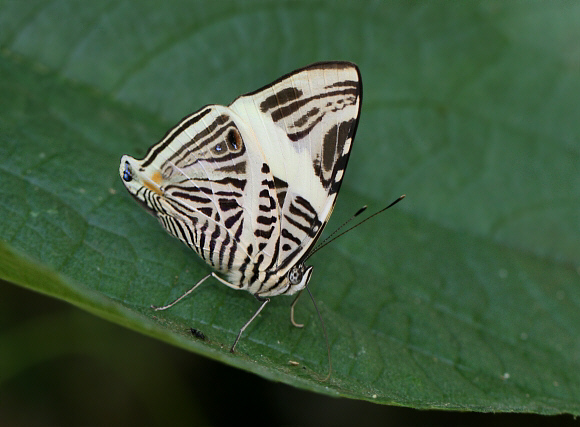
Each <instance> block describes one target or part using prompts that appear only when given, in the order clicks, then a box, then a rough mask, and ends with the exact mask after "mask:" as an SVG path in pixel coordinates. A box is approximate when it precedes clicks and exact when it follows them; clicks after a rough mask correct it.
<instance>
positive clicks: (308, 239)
mask: <svg viewBox="0 0 580 427" xmlns="http://www.w3.org/2000/svg"><path fill="white" fill-rule="evenodd" d="M361 101H362V82H361V78H360V72H359V70H358V68H357V66H356V65H354V64H352V63H349V62H324V63H317V64H312V65H310V66H308V67H306V68H303V69H301V70H298V71H295V72H293V73H290V74H288V75H286V76H283V77H281V78H280V79H278V80H276V81H275V82H273V83H272V84H270V85H267V86H265V87H263V88H261V89H259V90H257V91H255V92H252V93H249V94H246V95H244V96H241V97H239V98H237V99H236V100H235V101H234V102H233V103H232V104H231V105H230V108H231V109H232V111H234V112H235V113H236V115H237V116H239V117H240V118H241V119H242V121H243V122H244V123H247V124H248V128H249V129H251V132H253V134H254V139H255V140H256V141H258V143H259V147H260V149H261V151H262V158H264V159H266V160H267V164H268V166H269V169H270V171H271V174H272V181H273V182H274V184H275V189H276V201H277V205H278V210H279V216H280V225H279V226H280V231H279V235H280V239H279V240H278V241H277V242H276V244H277V247H276V248H275V249H274V250H275V253H276V254H277V256H276V269H278V270H283V271H287V270H288V269H290V268H291V267H292V266H293V265H294V264H296V263H297V262H299V260H300V259H301V258H302V257H303V256H304V255H305V254H306V253H307V252H308V250H309V249H310V248H311V247H312V245H313V244H314V243H315V242H316V240H317V238H318V236H320V233H321V232H322V229H323V228H324V226H325V225H326V222H327V221H328V218H329V216H330V214H331V213H332V209H333V208H334V204H335V202H336V196H337V193H338V190H339V189H340V185H341V183H342V179H343V176H344V171H345V168H346V165H347V162H348V158H349V155H350V150H351V147H352V142H353V139H354V136H355V133H356V128H357V125H358V119H359V115H360V107H361Z"/></svg>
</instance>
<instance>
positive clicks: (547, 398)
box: [0, 0, 580, 415]
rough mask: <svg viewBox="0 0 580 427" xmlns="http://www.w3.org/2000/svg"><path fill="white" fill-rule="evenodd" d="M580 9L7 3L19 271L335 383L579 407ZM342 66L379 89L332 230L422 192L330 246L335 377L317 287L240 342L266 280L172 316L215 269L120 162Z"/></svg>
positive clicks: (267, 315)
mask: <svg viewBox="0 0 580 427" xmlns="http://www.w3.org/2000/svg"><path fill="white" fill-rule="evenodd" d="M184 10H187V11H188V13H184ZM579 19H580V5H578V4H577V3H573V2H550V3H540V2H537V3H517V4H516V3H513V4H503V3H498V2H478V3H476V2H466V3H455V2H441V3H439V2H429V3H409V2H390V3H388V4H383V3H375V2H368V3H367V2H352V3H349V2H334V1H330V0H328V1H319V2H311V1H304V2H295V1H292V2H274V1H271V2H263V1H260V2H243V3H237V2H234V1H223V2H212V3H209V2H197V3H191V2H187V3H185V4H182V3H181V2H179V1H172V2H162V3H161V2H152V3H151V4H147V5H146V4H144V2H125V3H121V4H117V3H116V2H111V3H105V2H94V3H87V2H80V1H79V2H75V1H56V2H50V3H45V2H41V1H38V2H37V5H36V6H34V5H33V3H32V2H27V3H26V5H25V4H24V3H22V2H5V3H3V4H2V5H1V6H0V46H1V49H2V50H1V56H0V108H1V111H2V114H1V115H0V183H1V185H0V278H2V279H5V280H8V281H11V282H13V283H15V284H19V285H22V286H25V287H28V288H31V289H34V290H37V291H39V292H42V293H45V294H48V295H52V296H55V297H57V298H61V299H63V300H66V301H69V302H70V303H72V304H74V305H77V306H79V307H82V308H84V309H86V310H88V311H90V312H92V313H94V314H96V315H99V316H102V317H105V318H107V319H110V320H112V321H114V322H117V323H120V324H122V325H125V326H127V327H129V328H132V329H134V330H136V331H139V332H142V333H145V334H148V335H151V336H154V337H157V338H159V339H162V340H164V341H166V342H170V343H173V344H175V345H178V346H181V347H183V348H186V349H189V350H191V351H194V352H197V353H200V354H204V355H206V356H208V357H211V358H214V359H217V360H222V361H223V362H225V363H227V364H230V365H233V366H237V367H240V368H242V369H246V370H249V371H252V372H255V373H256V374H258V375H261V376H263V377H265V378H270V379H273V380H276V381H283V382H285V383H288V384H292V385H294V386H297V387H301V388H305V389H310V390H315V391H318V392H321V393H326V394H329V395H334V396H347V397H352V398H357V399H366V400H369V401H373V402H378V403H389V404H398V405H405V406H412V407H416V408H446V409H462V410H479V411H526V412H538V413H561V412H568V413H572V414H576V415H578V414H580V341H579V339H578V337H579V336H580V310H579V306H580V264H579V262H578V260H579V259H580V243H579V242H580V174H579V171H580V150H579V147H580V145H579V144H578V142H579V141H578V135H580V124H578V123H579V122H578V120H577V118H578V117H579V116H580V103H578V94H579V93H580V73H579V72H578V69H579V66H580V64H579V62H578V61H579V60H578V58H580V45H579V44H578V43H577V40H579V39H580V29H579V28H580V27H578V25H577V23H578V21H579ZM64 22H66V25H63V23H64ZM330 59H346V60H352V61H354V62H356V63H358V64H359V65H360V67H361V71H362V76H363V81H364V88H365V94H364V99H363V112H362V118H361V122H360V125H359V131H358V135H357V141H356V143H355V146H354V149H353V152H352V156H351V161H350V165H349V170H348V173H347V175H346V180H345V183H344V185H343V187H342V190H341V195H340V197H339V202H338V205H337V208H336V209H335V214H334V218H333V219H332V221H331V224H330V225H329V229H330V230H332V229H333V228H334V227H335V226H336V225H338V224H340V221H341V220H343V219H346V218H347V217H348V216H350V215H351V214H352V213H353V212H354V211H356V210H357V209H358V208H359V207H360V206H361V205H363V204H368V205H370V206H371V210H372V209H373V208H376V209H379V208H381V207H382V206H384V204H386V203H387V202H389V201H391V200H393V199H394V198H396V197H397V196H399V195H400V194H401V193H406V194H407V199H405V201H403V202H402V203H400V204H399V205H397V207H396V208H393V209H391V210H390V211H389V212H388V213H386V214H384V215H382V216H381V217H379V218H377V219H374V220H373V221H372V222H371V223H368V224H365V225H364V226H362V227H360V228H357V229H356V231H353V232H352V233H349V234H348V235H346V236H345V237H343V238H341V239H340V240H338V241H337V242H335V243H333V244H332V245H330V246H329V247H327V248H325V250H324V251H321V252H320V253H317V254H316V256H315V257H313V258H312V262H313V263H314V265H315V267H316V268H315V270H314V274H313V278H312V281H311V289H312V291H313V293H314V295H315V297H316V298H317V301H318V304H319V306H320V309H321V313H322V317H323V319H324V321H325V324H326V328H327V330H328V333H329V337H330V343H331V352H332V363H333V374H332V378H331V379H330V380H329V381H328V382H321V381H320V378H322V377H324V376H325V374H326V372H327V369H328V366H327V361H326V348H325V344H324V339H323V335H322V331H321V327H320V324H319V322H318V320H317V317H316V314H315V312H314V309H313V308H312V305H311V304H310V303H309V302H308V301H306V299H305V301H301V303H300V304H299V305H298V308H297V313H296V315H297V319H298V321H303V322H305V324H306V325H305V327H304V328H303V329H296V328H294V327H292V325H291V324H290V321H289V310H288V308H289V304H290V300H289V299H288V298H283V297H280V298H277V299H274V300H273V301H272V303H271V304H269V306H268V307H267V308H266V310H265V311H264V312H263V314H261V315H260V317H259V318H258V319H257V320H256V321H255V322H254V323H253V324H252V325H251V326H250V327H249V328H248V330H247V331H246V332H245V333H244V336H243V337H242V340H241V341H240V343H239V345H238V352H237V353H236V354H233V355H232V354H230V353H229V351H228V350H229V347H230V345H231V344H232V342H233V340H234V338H235V336H236V334H237V332H238V330H239V328H240V326H241V325H243V324H244V323H245V322H246V321H247V320H248V319H249V317H250V316H251V315H252V314H253V312H254V311H255V310H256V308H257V306H258V303H257V302H256V301H255V300H254V299H253V298H252V297H251V296H250V295H249V294H247V293H238V292H234V291H232V290H230V289H227V288H225V287H224V286H222V285H220V284H218V283H208V284H204V285H203V286H202V287H201V288H200V289H198V290H197V291H196V292H195V293H194V294H193V295H191V296H190V297H189V298H188V299H187V300H185V301H183V302H181V303H180V304H178V305H176V306H175V307H173V308H172V309H170V310H168V311H166V312H153V311H152V310H151V309H150V305H151V304H157V305H159V304H164V303H167V302H169V301H171V300H172V299H174V298H176V297H177V296H179V295H181V294H182V293H183V292H185V291H186V290H188V289H189V288H190V286H191V285H192V284H194V283H195V282H196V281H197V280H199V279H200V278H201V277H203V276H204V275H205V274H207V273H208V272H209V271H210V269H209V267H208V266H206V265H205V264H204V263H203V262H202V261H201V260H199V259H198V258H197V257H196V256H195V254H194V253H193V252H191V251H189V250H188V249H187V248H185V247H183V246H182V245H181V244H180V243H179V242H177V241H176V240H174V239H172V238H171V237H170V236H168V235H167V234H166V233H165V232H164V231H163V230H162V229H161V227H160V226H159V225H158V224H157V223H156V221H155V219H154V218H152V217H150V216H148V215H147V213H146V212H144V211H143V210H142V209H141V208H140V207H139V206H137V205H136V204H135V203H134V202H133V200H131V198H130V197H129V196H128V195H127V194H125V191H124V189H123V186H122V184H121V182H120V179H119V176H118V162H119V158H120V156H121V155H122V154H131V155H134V156H136V157H140V156H142V155H143V154H144V153H145V151H146V150H147V148H148V147H149V146H150V145H152V144H153V143H154V142H156V141H157V140H158V139H159V138H160V137H161V136H162V135H163V134H164V132H165V131H166V130H167V129H168V128H169V127H171V126H172V125H173V124H174V123H176V122H177V120H178V119H180V118H181V117H182V116H184V115H186V114H188V113H190V112H192V111H194V110H196V109H198V108H199V107H201V106H203V105H205V104H207V103H222V104H227V103H229V102H230V101H231V100H232V99H233V98H235V97H236V96H238V95H239V94H241V93H244V92H248V91H251V90H254V89H256V88H258V87H260V86H261V85H264V84H266V83H269V82H270V81H272V80H274V79H275V78H277V77H278V76H280V75H282V74H284V73H286V72H289V71H291V70H293V69H295V68H298V67H301V66H304V65H306V64H308V63H310V62H314V61H319V60H330ZM190 327H194V328H197V329H199V330H201V331H202V332H203V333H204V334H205V335H206V337H207V340H205V341H202V340H199V339H196V338H194V337H192V336H191V335H190V333H189V328H190ZM289 361H296V362H299V365H298V366H294V365H292V364H289Z"/></svg>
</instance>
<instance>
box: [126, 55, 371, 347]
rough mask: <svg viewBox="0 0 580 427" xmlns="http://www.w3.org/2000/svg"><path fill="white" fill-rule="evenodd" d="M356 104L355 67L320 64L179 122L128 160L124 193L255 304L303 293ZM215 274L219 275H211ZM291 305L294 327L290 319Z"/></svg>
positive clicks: (355, 118)
mask: <svg viewBox="0 0 580 427" xmlns="http://www.w3.org/2000/svg"><path fill="white" fill-rule="evenodd" d="M361 101H362V82H361V76H360V71H359V69H358V67H357V66H356V65H355V64H353V63H350V62H320V63H315V64H312V65H309V66H307V67H305V68H302V69H299V70H296V71H294V72H291V73H289V74H286V75H284V76H282V77H280V78H279V79H277V80H276V81H274V82H273V83H271V84H269V85H266V86H264V87H262V88H261V89H258V90H256V91H253V92H250V93H247V94H245V95H242V96H240V97H238V98H236V99H235V100H234V101H233V102H232V103H231V104H230V105H229V106H227V107H226V106H222V105H207V106H205V107H203V108H201V109H200V110H198V111H197V112H195V113H193V114H191V115H189V116H187V117H185V118H183V119H182V120H181V121H180V122H179V123H178V124H177V125H176V126H175V127H174V128H173V129H171V130H169V131H168V132H167V134H166V135H165V136H164V137H163V138H162V139H161V141H159V142H158V143H157V144H155V145H153V146H152V147H151V148H150V149H149V150H148V152H147V154H146V155H145V157H144V158H143V159H142V160H136V159H134V158H133V157H130V156H127V155H125V156H123V157H122V158H121V164H120V168H119V173H120V175H121V178H122V180H123V183H124V185H125V187H126V188H127V190H128V191H129V193H130V194H131V195H132V196H133V197H134V198H135V199H136V200H137V201H138V202H139V203H140V204H141V205H142V206H143V207H145V208H146V209H147V210H148V211H149V212H150V213H152V214H153V215H154V216H156V217H157V218H158V219H159V221H160V223H161V225H162V226H163V227H164V228H165V230H167V231H168V232H169V233H170V234H171V235H173V236H175V237H176V238H178V239H179V240H181V241H182V242H183V243H185V244H186V245H187V246H189V247H190V248H191V249H193V250H194V251H195V252H196V253H197V254H198V255H199V256H200V257H201V258H202V259H203V260H204V261H205V262H206V263H207V264H209V265H210V266H211V267H212V268H213V269H214V270H215V271H214V272H212V273H210V274H209V275H207V276H205V277H204V278H203V279H201V280H200V281H199V282H198V283H196V284H195V286H193V287H192V288H191V289H190V290H189V291H188V292H186V293H185V294H184V295H182V296H181V297H180V298H178V299H177V300H176V301H174V302H173V303H171V304H168V305H166V306H164V307H157V309H165V308H169V307H170V306H172V305H173V304H175V303H176V302H178V301H179V300H181V299H182V298H184V297H185V296H187V295H188V294H190V293H191V292H193V290H195V289H196V288H197V287H198V286H199V285H200V284H201V283H203V282H204V281H205V280H206V279H208V278H209V277H214V278H215V279H217V280H218V281H220V282H221V283H223V284H224V285H226V286H228V287H230V288H233V289H236V290H246V291H248V292H250V293H251V294H253V295H254V296H255V297H256V298H257V299H258V300H259V301H260V302H261V305H260V307H259V308H258V310H257V311H256V312H255V314H254V315H253V316H252V317H251V318H250V320H249V321H248V322H247V323H246V324H245V325H244V326H243V327H242V328H241V330H240V331H239V333H238V336H237V338H236V340H235V342H234V344H233V346H232V348H231V351H232V352H233V351H234V349H235V346H236V344H237V342H238V341H239V339H240V337H241V335H242V333H243V331H244V330H245V329H246V327H247V326H248V325H249V324H250V323H251V322H252V320H254V319H255V318H256V317H257V316H258V314H259V313H260V312H261V311H262V309H263V308H264V307H265V305H266V304H267V303H268V302H269V301H270V297H273V296H277V295H292V294H296V293H298V295H299V293H300V292H301V291H302V290H304V289H305V288H306V286H307V284H308V282H309V280H310V277H311V275H312V268H313V267H312V266H305V265H304V261H305V260H306V258H307V257H308V256H309V253H310V252H311V251H312V248H313V247H314V245H315V243H316V242H317V240H318V238H319V237H320V235H321V233H322V230H323V229H324V227H325V225H326V223H327V222H328V219H329V217H330V214H331V213H332V210H333V208H334V205H335V202H336V197H337V194H338V191H339V189H340V186H341V183H342V180H343V178H344V173H345V169H346V166H347V163H348V158H349V155H350V152H351V148H352V143H353V140H354V137H355V133H356V130H357V125H358V121H359V116H360V110H361ZM216 272H217V273H216ZM293 310H294V304H293V305H292V311H291V320H292V323H293V324H294V325H295V326H302V325H299V324H297V323H296V322H295V321H294V314H293V313H294V311H293Z"/></svg>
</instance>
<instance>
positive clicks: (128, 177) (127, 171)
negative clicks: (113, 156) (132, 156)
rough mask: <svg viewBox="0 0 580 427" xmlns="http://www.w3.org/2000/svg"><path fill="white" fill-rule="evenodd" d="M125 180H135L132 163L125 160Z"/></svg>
mask: <svg viewBox="0 0 580 427" xmlns="http://www.w3.org/2000/svg"><path fill="white" fill-rule="evenodd" d="M123 180H124V181H125V182H130V181H132V180H133V171H132V170H131V165H130V164H129V162H125V170H124V171H123Z"/></svg>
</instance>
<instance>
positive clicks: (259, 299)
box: [230, 295, 270, 353]
mask: <svg viewBox="0 0 580 427" xmlns="http://www.w3.org/2000/svg"><path fill="white" fill-rule="evenodd" d="M255 297H256V299H257V300H258V301H261V302H262V305H261V306H260V308H258V310H257V311H256V312H255V313H254V315H253V316H252V317H251V318H250V320H248V321H247V322H246V324H245V325H244V326H242V329H240V332H239V333H238V336H237V338H236V340H235V341H234V345H232V348H231V349H230V351H231V352H232V353H233V352H234V351H235V349H236V344H237V343H238V341H239V340H240V337H241V336H242V333H243V332H244V330H245V329H246V328H247V327H248V325H249V324H250V323H252V321H253V320H254V319H255V318H256V317H258V314H260V312H261V311H262V309H263V308H264V307H265V306H266V304H268V303H269V302H270V298H262V297H260V296H258V295H255Z"/></svg>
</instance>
